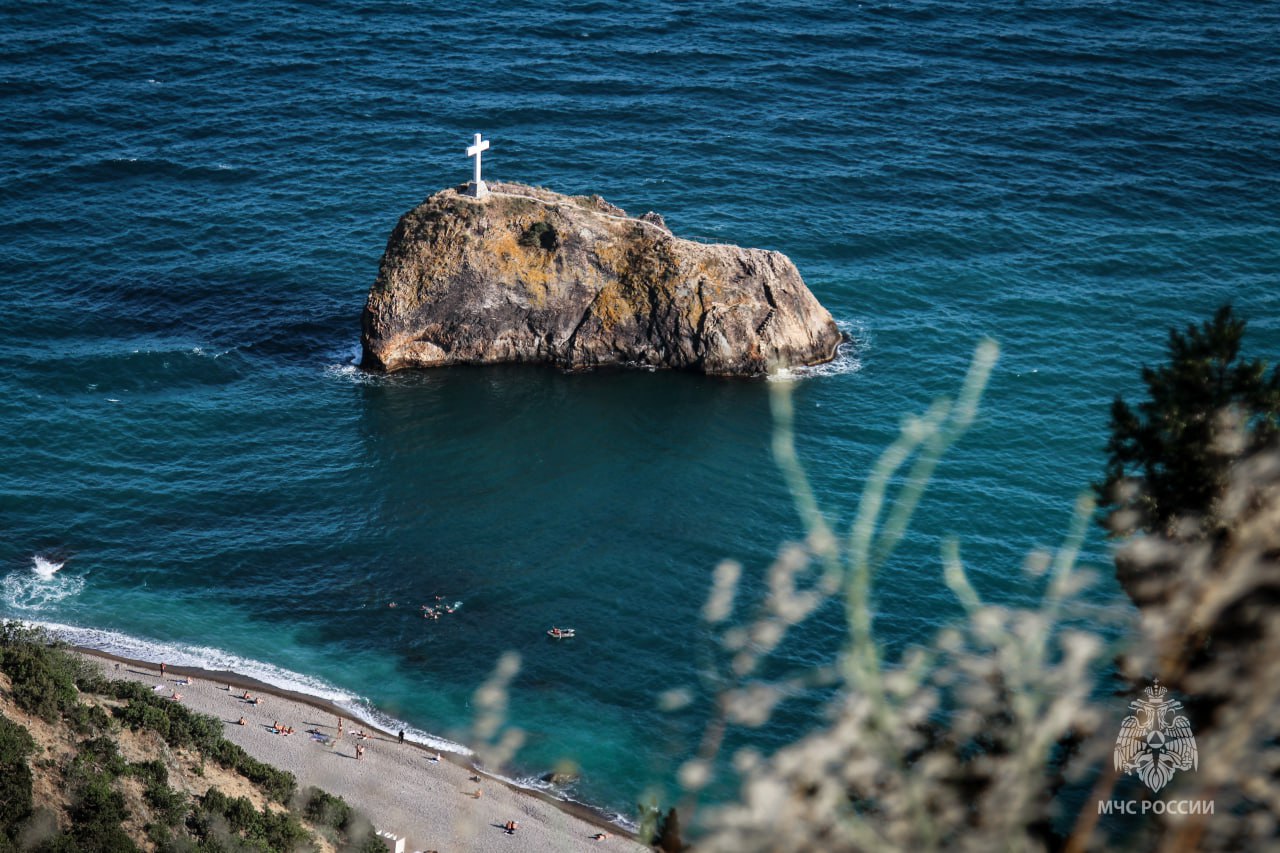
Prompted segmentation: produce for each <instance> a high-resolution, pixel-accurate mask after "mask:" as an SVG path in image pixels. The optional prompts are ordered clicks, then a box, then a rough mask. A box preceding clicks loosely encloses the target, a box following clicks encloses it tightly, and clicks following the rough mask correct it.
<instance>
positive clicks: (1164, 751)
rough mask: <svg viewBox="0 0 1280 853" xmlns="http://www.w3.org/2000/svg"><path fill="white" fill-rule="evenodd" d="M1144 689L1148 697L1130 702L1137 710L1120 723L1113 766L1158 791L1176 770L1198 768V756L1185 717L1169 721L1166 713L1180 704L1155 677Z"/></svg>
mask: <svg viewBox="0 0 1280 853" xmlns="http://www.w3.org/2000/svg"><path fill="white" fill-rule="evenodd" d="M1143 692H1145V693H1146V694H1147V698H1146V699H1135V700H1134V701H1132V702H1130V703H1129V707H1130V708H1132V709H1133V710H1134V711H1135V712H1136V713H1134V714H1132V715H1130V716H1128V717H1125V718H1124V722H1122V723H1121V724H1120V734H1119V736H1118V737H1116V750H1115V768H1116V770H1117V771H1120V770H1123V771H1124V772H1125V773H1136V774H1137V776H1138V778H1139V779H1141V780H1142V781H1143V783H1144V784H1145V785H1146V786H1147V787H1148V788H1150V789H1151V790H1152V791H1154V792H1159V790H1160V789H1161V788H1163V787H1164V786H1165V785H1167V784H1169V780H1170V779H1172V778H1173V774H1174V773H1176V772H1177V771H1179V770H1194V769H1196V768H1197V767H1199V765H1200V755H1199V752H1198V751H1197V750H1196V738H1195V735H1194V734H1192V733H1191V723H1190V722H1189V721H1188V720H1187V718H1186V717H1183V716H1177V717H1174V718H1173V722H1169V720H1168V716H1169V714H1171V713H1173V712H1174V711H1178V710H1181V709H1182V703H1181V702H1179V701H1178V700H1176V699H1170V698H1167V697H1166V694H1167V693H1168V692H1169V691H1168V690H1167V689H1165V688H1164V687H1162V686H1161V685H1160V682H1159V681H1158V680H1157V681H1155V682H1153V683H1152V685H1151V686H1150V687H1148V688H1146V690H1145V691H1143Z"/></svg>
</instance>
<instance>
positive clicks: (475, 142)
mask: <svg viewBox="0 0 1280 853" xmlns="http://www.w3.org/2000/svg"><path fill="white" fill-rule="evenodd" d="M488 150H489V140H487V139H481V138H480V134H478V133H477V134H476V135H475V138H474V139H472V141H471V145H469V146H468V147H467V156H468V157H474V158H476V177H475V180H474V181H472V182H471V183H470V184H469V185H468V186H467V190H468V191H469V192H470V193H471V195H472V196H474V197H475V198H484V197H485V196H487V195H488V194H489V188H488V187H486V186H485V185H484V181H482V180H480V152H481V151H488Z"/></svg>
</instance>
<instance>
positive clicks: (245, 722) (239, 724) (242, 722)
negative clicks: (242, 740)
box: [236, 717, 249, 726]
mask: <svg viewBox="0 0 1280 853" xmlns="http://www.w3.org/2000/svg"><path fill="white" fill-rule="evenodd" d="M236 725H238V726H247V725H249V721H248V720H246V719H245V718H244V717H241V718H240V721H239V722H238V723H236Z"/></svg>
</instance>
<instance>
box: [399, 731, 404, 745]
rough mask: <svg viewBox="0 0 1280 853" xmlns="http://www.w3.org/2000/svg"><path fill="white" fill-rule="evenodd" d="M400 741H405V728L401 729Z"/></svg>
mask: <svg viewBox="0 0 1280 853" xmlns="http://www.w3.org/2000/svg"><path fill="white" fill-rule="evenodd" d="M400 742H401V743H404V729H401V730H400Z"/></svg>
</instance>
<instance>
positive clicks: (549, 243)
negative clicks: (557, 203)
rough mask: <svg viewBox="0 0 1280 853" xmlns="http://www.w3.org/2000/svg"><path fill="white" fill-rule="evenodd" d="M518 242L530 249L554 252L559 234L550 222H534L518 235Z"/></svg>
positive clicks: (558, 241)
mask: <svg viewBox="0 0 1280 853" xmlns="http://www.w3.org/2000/svg"><path fill="white" fill-rule="evenodd" d="M519 243H520V245H521V246H527V247H528V248H530V249H543V250H545V251H548V252H554V251H555V250H556V249H557V248H559V247H560V235H559V234H557V233H556V228H555V226H554V225H552V224H551V223H550V222H535V223H533V224H532V225H530V226H529V227H528V228H527V229H526V230H525V232H524V233H523V234H521V235H520V240H519Z"/></svg>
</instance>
